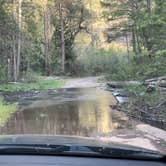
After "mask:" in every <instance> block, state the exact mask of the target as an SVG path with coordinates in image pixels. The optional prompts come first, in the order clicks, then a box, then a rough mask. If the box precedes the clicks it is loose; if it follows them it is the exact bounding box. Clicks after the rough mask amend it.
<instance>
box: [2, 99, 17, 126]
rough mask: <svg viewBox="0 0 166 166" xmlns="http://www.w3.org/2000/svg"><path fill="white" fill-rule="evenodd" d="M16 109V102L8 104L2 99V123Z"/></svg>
mask: <svg viewBox="0 0 166 166" xmlns="http://www.w3.org/2000/svg"><path fill="white" fill-rule="evenodd" d="M15 110H16V105H15V104H12V105H6V104H5V103H4V102H3V100H2V99H0V125H3V124H4V123H5V122H6V121H7V119H8V118H9V117H10V115H11V114H12V113H13V112H14V111H15Z"/></svg>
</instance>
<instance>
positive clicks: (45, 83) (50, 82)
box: [0, 77, 65, 91]
mask: <svg viewBox="0 0 166 166" xmlns="http://www.w3.org/2000/svg"><path fill="white" fill-rule="evenodd" d="M64 84H65V80H63V79H54V78H51V79H46V78H44V77H41V78H38V80H37V81H35V82H28V83H24V82H19V83H8V84H1V85H0V91H28V90H46V89H57V88H61V87H63V85H64Z"/></svg>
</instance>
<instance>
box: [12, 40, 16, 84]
mask: <svg viewBox="0 0 166 166" xmlns="http://www.w3.org/2000/svg"><path fill="white" fill-rule="evenodd" d="M13 78H14V81H15V82H16V81H17V55H16V44H15V38H14V37H13Z"/></svg>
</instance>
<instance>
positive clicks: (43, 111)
mask: <svg viewBox="0 0 166 166" xmlns="http://www.w3.org/2000/svg"><path fill="white" fill-rule="evenodd" d="M21 100H23V101H24V102H26V106H25V104H24V107H23V106H21V109H20V111H17V112H15V113H14V114H13V115H12V117H11V118H10V119H9V120H8V122H7V123H6V125H5V126H4V127H3V128H2V129H1V131H0V134H47V135H74V136H86V137H90V136H96V135H99V134H105V133H109V132H111V131H112V130H113V129H114V124H113V117H112V114H111V107H110V105H113V104H115V103H116V100H115V98H114V97H113V96H112V94H111V93H110V92H107V91H104V90H102V89H99V88H81V89H71V88H69V89H61V90H58V91H50V92H49V91H43V92H42V93H39V94H37V95H36V96H34V97H32V96H31V97H30V96H29V97H27V99H26V98H24V99H21V98H20V99H19V101H21ZM23 101H22V103H24V102H23Z"/></svg>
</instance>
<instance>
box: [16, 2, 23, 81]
mask: <svg viewBox="0 0 166 166" xmlns="http://www.w3.org/2000/svg"><path fill="white" fill-rule="evenodd" d="M18 10H19V11H18V26H19V32H18V52H17V74H16V75H17V76H16V77H17V78H16V80H18V78H19V75H20V58H21V30H22V0H19V4H18Z"/></svg>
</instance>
